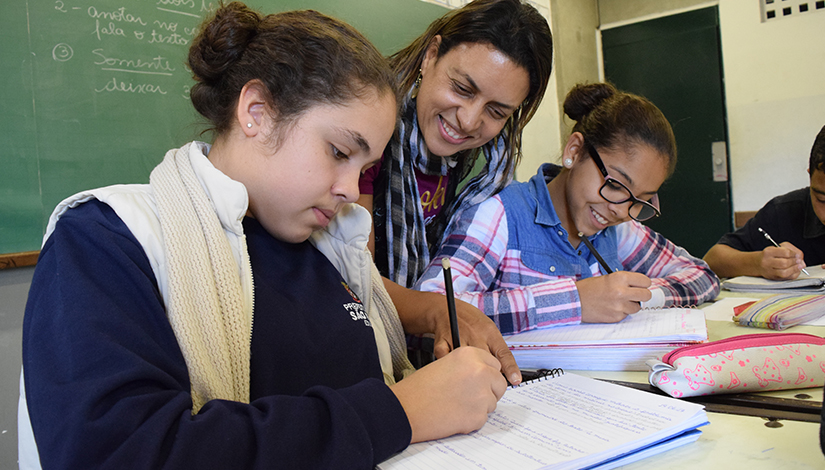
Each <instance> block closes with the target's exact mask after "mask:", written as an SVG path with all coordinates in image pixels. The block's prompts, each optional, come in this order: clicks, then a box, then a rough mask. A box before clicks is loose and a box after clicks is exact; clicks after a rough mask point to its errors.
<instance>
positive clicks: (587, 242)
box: [579, 232, 613, 274]
mask: <svg viewBox="0 0 825 470" xmlns="http://www.w3.org/2000/svg"><path fill="white" fill-rule="evenodd" d="M579 238H580V239H581V241H583V242H584V244H585V245H587V249H588V250H590V252H591V253H593V256H595V257H596V259H597V260H598V261H599V264H601V265H602V268H603V269H604V271H605V272H606V273H607V274H612V273H613V270H612V269H610V266H608V265H607V262H606V261H605V260H604V258H602V255H600V254H599V252H598V251H596V247H595V246H593V244H592V243H590V240H588V239H587V237H585V236H584V234H583V233H581V232H579Z"/></svg>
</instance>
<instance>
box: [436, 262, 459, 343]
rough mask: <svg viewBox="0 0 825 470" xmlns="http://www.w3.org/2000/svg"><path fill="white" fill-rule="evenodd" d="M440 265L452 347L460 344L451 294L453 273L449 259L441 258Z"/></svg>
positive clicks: (452, 295) (453, 300)
mask: <svg viewBox="0 0 825 470" xmlns="http://www.w3.org/2000/svg"><path fill="white" fill-rule="evenodd" d="M441 267H442V268H444V288H445V289H446V291H447V311H448V312H449V314H450V332H451V333H452V336H453V349H455V348H457V347H459V346H461V341H460V340H459V338H458V319H457V318H456V314H455V295H454V294H453V275H452V273H451V272H450V260H448V259H447V258H441Z"/></svg>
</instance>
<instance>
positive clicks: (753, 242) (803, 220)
mask: <svg viewBox="0 0 825 470" xmlns="http://www.w3.org/2000/svg"><path fill="white" fill-rule="evenodd" d="M759 227H761V228H762V230H764V231H766V232H768V233H769V234H770V235H771V238H773V239H774V240H776V242H777V243H782V242H785V241H787V242H790V243H791V244H793V245H794V246H795V247H797V248H799V249H800V250H802V253H804V254H805V264H806V265H808V266H813V265H819V264H823V263H825V225H823V224H822V222H821V221H820V220H819V218H817V216H816V213H815V212H814V208H813V205H812V204H811V192H810V189H809V188H803V189H797V190H796V191H791V192H789V193H787V194H783V195H782V196H777V197H775V198H773V199H771V200H770V201H768V203H767V204H765V206H764V207H762V208H761V209H759V212H757V213H756V215H755V216H753V218H751V219H750V220H748V221H747V222H746V223H745V225H744V226H743V227H740V228H739V229H738V230H736V231H735V232H732V233H728V234H726V235H725V236H723V237H722V238H721V239H720V240H719V244H722V245H727V246H730V247H732V248H735V249H737V250H739V251H762V250H763V249H765V248H766V247H768V246H772V243H771V242H770V241H769V240H768V239H767V238H765V236H764V235H763V234H762V233H761V232H759Z"/></svg>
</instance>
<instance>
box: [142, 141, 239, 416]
mask: <svg viewBox="0 0 825 470" xmlns="http://www.w3.org/2000/svg"><path fill="white" fill-rule="evenodd" d="M191 146H192V144H187V145H185V146H183V147H181V148H180V149H177V150H170V151H169V152H168V153H167V154H166V157H165V158H164V159H163V162H161V164H160V165H158V166H157V167H156V168H155V169H154V170H153V171H152V174H151V176H150V178H149V182H150V184H151V186H152V189H153V191H154V193H155V198H156V200H157V206H158V214H159V218H160V224H161V228H162V231H163V240H164V253H165V257H166V262H167V269H168V272H169V277H168V279H169V286H168V299H166V302H167V305H166V312H167V316H168V317H169V323H170V324H171V325H172V329H173V330H174V332H175V337H176V338H177V340H178V344H179V345H180V348H181V351H182V352H183V357H184V359H185V360H186V367H187V368H188V370H189V380H190V382H191V395H192V405H193V408H192V414H196V413H197V412H198V411H199V410H200V408H201V407H202V406H203V405H204V404H205V403H206V402H207V401H209V400H213V399H224V400H232V401H238V402H242V403H249V356H250V343H251V338H252V308H251V306H245V305H244V300H243V291H242V289H241V283H240V278H239V276H238V265H237V263H236V261H235V258H234V256H233V255H232V250H231V247H230V246H229V240H228V239H227V237H226V234H225V233H224V230H223V228H222V227H221V223H220V221H219V220H218V216H217V214H216V213H215V209H214V208H213V207H212V204H211V202H210V201H209V198H208V197H207V195H206V192H205V191H204V189H203V187H202V186H201V184H200V182H199V181H198V178H197V176H196V175H195V172H194V171H193V169H192V163H191V160H190V157H189V149H190V147H191ZM241 243H244V244H243V246H242V249H241V252H242V253H243V258H244V259H243V262H242V269H243V270H245V271H246V272H247V273H248V274H249V275H250V278H251V272H252V268H251V266H250V264H249V258H248V256H247V251H246V245H245V242H244V241H243V239H242V240H241Z"/></svg>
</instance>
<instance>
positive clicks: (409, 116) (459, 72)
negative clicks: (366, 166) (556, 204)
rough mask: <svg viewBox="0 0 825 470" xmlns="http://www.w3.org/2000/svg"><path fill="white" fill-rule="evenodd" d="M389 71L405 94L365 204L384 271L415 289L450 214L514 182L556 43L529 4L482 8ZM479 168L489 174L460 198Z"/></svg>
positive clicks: (368, 180)
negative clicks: (524, 133)
mask: <svg viewBox="0 0 825 470" xmlns="http://www.w3.org/2000/svg"><path fill="white" fill-rule="evenodd" d="M390 63H391V65H392V67H393V70H394V72H395V73H396V77H397V80H398V83H399V88H400V90H401V92H402V93H404V94H405V96H404V98H403V100H402V103H401V114H400V117H399V123H398V130H399V131H398V133H397V135H396V136H394V137H393V139H392V140H391V141H390V143H389V145H388V146H387V148H386V149H385V151H384V157H383V159H382V161H381V163H380V165H376V167H374V168H373V169H372V170H369V171H367V173H366V174H365V175H364V177H363V178H362V179H361V182H360V186H361V193H362V195H361V198H360V199H359V203H360V204H362V205H363V206H364V207H366V208H367V209H369V210H370V211H371V212H372V214H373V219H374V230H373V236H374V251H373V253H374V255H375V262H376V265H378V268H379V270H380V271H381V273H382V274H383V275H384V276H385V277H387V278H388V279H389V280H391V281H393V282H395V283H398V284H399V285H401V286H405V287H411V286H412V285H413V284H414V283H415V281H416V280H417V279H418V277H419V276H420V275H421V273H422V272H423V270H424V267H425V266H427V263H428V262H429V260H430V255H431V252H432V251H433V250H435V249H436V248H438V244H439V242H440V241H441V237H442V234H443V233H444V229H445V227H446V226H447V225H448V224H449V221H450V220H451V218H452V216H453V214H456V213H457V212H459V210H460V209H461V208H464V207H467V206H469V205H472V204H475V203H477V202H480V201H483V200H484V199H487V198H488V197H490V196H492V195H493V194H495V193H497V192H498V191H501V190H502V189H503V188H504V186H506V185H507V183H509V182H510V181H511V180H512V178H513V173H514V171H515V167H516V165H517V163H518V161H519V158H520V157H521V136H522V130H523V129H524V126H525V125H526V124H527V123H528V122H529V121H530V119H531V118H532V117H533V115H534V114H535V112H536V110H537V109H538V106H539V104H540V103H541V100H542V98H543V96H544V92H545V90H546V88H547V83H548V81H549V79H550V71H551V68H552V63H553V39H552V35H551V33H550V28H549V27H548V25H547V21H546V20H545V19H544V17H542V16H541V14H539V12H538V11H536V9H535V8H534V7H532V6H531V5H529V4H528V3H527V2H523V1H521V0H475V1H473V2H470V3H468V4H467V5H465V6H464V7H462V8H459V9H457V10H453V11H451V12H449V13H447V14H446V15H444V16H443V17H442V18H440V19H438V20H436V21H434V22H433V23H432V24H431V25H430V26H429V28H428V29H427V31H425V32H424V34H422V35H421V36H419V37H418V38H417V39H416V40H415V41H413V42H412V43H411V44H410V45H409V46H407V47H406V48H404V49H403V50H401V51H399V52H397V53H396V54H394V55H393V56H392V57H391V58H390ZM477 158H481V159H483V162H484V167H483V169H482V170H481V172H480V173H479V174H478V175H477V176H475V177H474V178H473V179H472V180H471V181H470V182H468V183H467V184H466V185H465V186H464V187H463V188H462V190H461V191H460V192H459V191H457V187H458V184H459V182H460V181H461V180H462V179H464V177H465V176H467V175H468V174H469V173H470V171H471V170H472V169H473V167H474V165H475V162H476V159H477ZM391 293H392V291H391ZM443 304H444V302H443V299H439V300H438V301H437V306H438V307H440V308H441V307H442V306H443Z"/></svg>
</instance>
